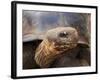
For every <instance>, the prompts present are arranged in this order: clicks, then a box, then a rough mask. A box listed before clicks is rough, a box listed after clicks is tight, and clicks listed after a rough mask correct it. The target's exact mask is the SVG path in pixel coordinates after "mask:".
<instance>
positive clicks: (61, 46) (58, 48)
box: [55, 43, 76, 50]
mask: <svg viewBox="0 0 100 80" xmlns="http://www.w3.org/2000/svg"><path fill="white" fill-rule="evenodd" d="M75 46H76V43H67V44H62V45H55V49H57V50H68V49H71V48H73V47H75Z"/></svg>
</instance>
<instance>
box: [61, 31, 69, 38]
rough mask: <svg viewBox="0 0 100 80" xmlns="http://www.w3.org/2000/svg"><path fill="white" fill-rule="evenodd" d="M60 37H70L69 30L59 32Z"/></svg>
mask: <svg viewBox="0 0 100 80" xmlns="http://www.w3.org/2000/svg"><path fill="white" fill-rule="evenodd" d="M59 37H62V38H66V37H68V33H67V32H61V33H60V34H59Z"/></svg>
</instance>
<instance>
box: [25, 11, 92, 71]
mask: <svg viewBox="0 0 100 80" xmlns="http://www.w3.org/2000/svg"><path fill="white" fill-rule="evenodd" d="M69 16H70V18H69ZM75 17H76V20H75V21H74V19H73V18H75ZM23 19H25V16H24V18H23ZM28 19H29V17H28V18H27V17H26V20H28ZM67 19H68V20H67V22H68V24H69V25H65V26H61V27H58V25H57V27H52V28H51V29H48V30H45V32H46V33H43V32H42V33H43V35H39V36H36V35H35V36H34V35H32V34H33V33H31V34H30V35H26V34H25V35H26V36H24V37H23V69H36V68H55V67H78V66H90V65H91V61H90V56H91V55H90V42H89V37H87V35H88V34H87V33H88V31H87V26H90V25H89V24H87V22H89V21H87V16H86V15H83V14H75V13H74V15H73V14H72V13H68V14H67ZM72 19H73V20H72ZM71 20H72V21H71ZM28 22H29V23H30V24H29V25H28ZM28 22H27V25H28V27H29V26H33V25H32V23H31V22H32V20H29V21H28ZM78 22H79V23H78ZM82 23H83V24H82ZM24 24H25V23H24ZM76 24H78V25H76ZM23 26H24V25H23ZM69 26H70V27H69ZM66 28H67V29H69V30H68V31H69V32H71V31H70V29H71V30H72V32H73V31H75V32H76V35H77V38H76V39H74V40H75V42H74V45H72V47H71V48H70V49H68V50H66V47H68V45H67V46H66V47H65V43H63V44H64V46H62V47H59V46H61V44H60V43H59V40H58V42H56V49H57V50H58V53H59V55H58V54H57V55H55V56H53V57H52V56H51V57H49V58H47V60H46V61H47V62H46V63H45V60H44V62H43V63H42V60H40V61H41V62H38V61H39V56H38V55H37V54H38V51H39V50H40V48H41V44H44V42H46V41H47V42H48V40H46V39H48V38H49V40H51V39H50V37H48V38H47V36H49V35H48V33H50V34H51V33H52V37H53V36H54V38H57V37H56V36H55V34H56V32H59V34H58V33H57V35H59V36H60V37H62V38H64V37H65V36H66V35H69V34H68V33H67V32H68V31H67V32H66ZM85 28H86V29H85ZM56 29H57V31H55V30H56ZM31 30H33V29H31ZM53 30H54V32H52V31H53ZM63 30H65V31H63ZM66 37H67V36H66ZM74 37H75V34H74V36H73V37H72V38H74ZM54 41H56V40H54ZM51 42H52V41H51ZM76 42H77V44H76ZM50 44H51V43H50ZM53 45H55V43H53V42H52V46H53ZM43 49H44V48H43ZM43 49H42V50H43ZM44 51H45V50H44ZM69 53H70V54H69ZM42 56H43V55H42ZM43 59H45V57H44V58H43ZM48 59H51V60H50V61H49V60H48Z"/></svg>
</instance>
